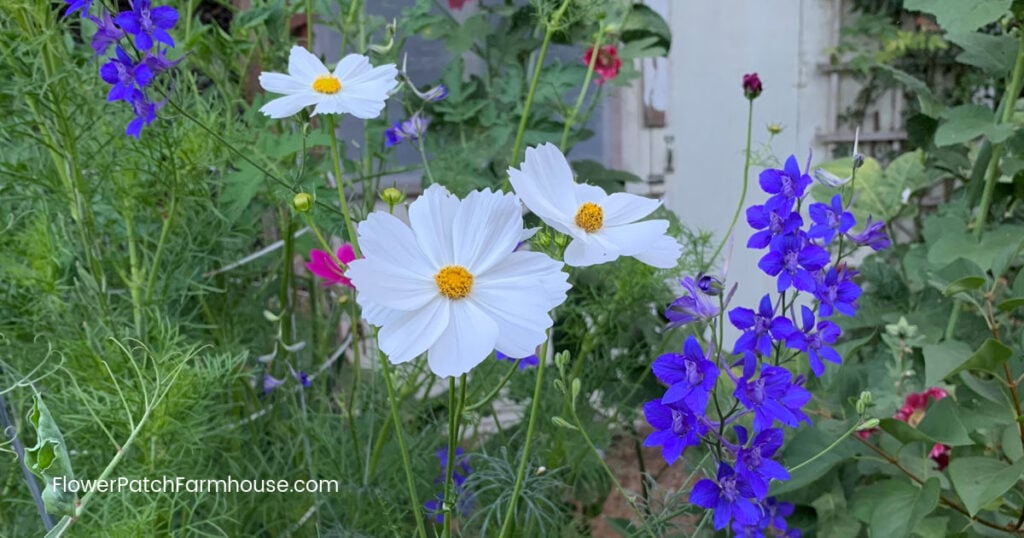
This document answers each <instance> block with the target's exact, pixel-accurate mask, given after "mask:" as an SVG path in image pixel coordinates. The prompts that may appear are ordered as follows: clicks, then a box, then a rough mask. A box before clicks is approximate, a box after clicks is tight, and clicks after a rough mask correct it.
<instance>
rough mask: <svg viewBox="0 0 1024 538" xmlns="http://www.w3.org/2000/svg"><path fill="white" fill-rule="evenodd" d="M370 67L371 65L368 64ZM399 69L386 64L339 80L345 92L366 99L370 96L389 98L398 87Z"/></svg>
mask: <svg viewBox="0 0 1024 538" xmlns="http://www.w3.org/2000/svg"><path fill="white" fill-rule="evenodd" d="M366 66H367V67H368V66H369V63H367V64H366ZM397 76H398V69H397V68H396V67H395V64H384V65H379V66H377V67H374V68H373V69H369V70H365V69H364V70H361V71H359V72H356V73H353V74H352V75H351V76H349V77H348V78H342V77H341V76H340V75H339V76H338V78H339V79H340V80H341V83H342V84H343V85H344V87H345V90H347V91H348V92H349V93H351V94H355V95H359V96H362V97H366V96H369V95H372V96H379V97H380V98H382V99H383V98H385V97H387V94H388V93H389V92H391V90H393V89H395V87H396V86H398V80H397V78H396V77H397Z"/></svg>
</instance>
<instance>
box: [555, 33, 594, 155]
mask: <svg viewBox="0 0 1024 538" xmlns="http://www.w3.org/2000/svg"><path fill="white" fill-rule="evenodd" d="M603 39H604V27H602V28H601V29H600V30H598V32H597V39H595V40H594V48H593V51H594V53H593V54H591V55H590V61H589V62H587V74H586V75H585V76H584V77H583V87H582V88H580V94H579V96H578V97H576V106H574V107H572V111H571V112H569V117H567V118H565V127H564V128H563V129H562V141H561V142H559V143H558V149H560V150H562V151H563V152H564V151H566V148H565V146H566V144H568V143H569V131H570V130H572V126H573V123H575V122H576V116H577V115H579V113H580V108H581V107H583V100H584V99H585V98H586V97H587V93H588V90H589V89H590V80H591V78H593V76H594V66H596V65H597V57H598V56H600V54H598V52H599V51H600V50H601V41H602V40H603Z"/></svg>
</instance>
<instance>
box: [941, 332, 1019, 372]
mask: <svg viewBox="0 0 1024 538" xmlns="http://www.w3.org/2000/svg"><path fill="white" fill-rule="evenodd" d="M1012 355H1013V350H1012V349H1010V348H1009V347H1007V346H1006V344H1003V343H1002V342H999V341H997V340H994V339H992V338H989V339H987V340H985V342H984V343H983V344H981V347H979V348H978V350H977V351H975V352H974V354H973V355H971V356H970V357H968V358H967V360H966V361H964V362H963V364H961V365H960V366H958V367H956V368H955V369H953V371H952V372H950V373H949V374H948V375H953V374H955V373H958V372H961V371H963V370H982V371H985V372H996V370H997V368H998V367H999V366H1001V365H1002V364H1003V363H1004V362H1006V361H1008V360H1010V357H1011V356H1012Z"/></svg>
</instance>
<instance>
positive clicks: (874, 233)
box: [847, 215, 892, 251]
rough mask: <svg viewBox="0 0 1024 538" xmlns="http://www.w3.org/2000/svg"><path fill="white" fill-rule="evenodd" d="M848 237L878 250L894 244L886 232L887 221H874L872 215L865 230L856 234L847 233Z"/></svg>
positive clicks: (861, 244)
mask: <svg viewBox="0 0 1024 538" xmlns="http://www.w3.org/2000/svg"><path fill="white" fill-rule="evenodd" d="M847 237H849V238H850V240H851V241H853V242H854V243H857V244H858V245H860V246H862V247H863V246H869V247H871V248H872V249H874V250H876V251H878V250H883V249H887V248H889V246H890V245H891V244H892V242H891V241H890V240H889V236H888V234H886V233H885V221H883V220H876V221H872V220H871V216H870V215H869V216H868V222H867V224H866V225H865V226H864V231H863V232H861V233H859V234H856V235H851V234H847Z"/></svg>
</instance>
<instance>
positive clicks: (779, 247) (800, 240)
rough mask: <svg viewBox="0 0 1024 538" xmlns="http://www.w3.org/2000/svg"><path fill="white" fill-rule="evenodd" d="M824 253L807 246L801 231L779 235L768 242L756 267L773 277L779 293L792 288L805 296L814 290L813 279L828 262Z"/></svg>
mask: <svg viewBox="0 0 1024 538" xmlns="http://www.w3.org/2000/svg"><path fill="white" fill-rule="evenodd" d="M829 259H830V257H829V254H828V251H826V250H825V249H823V248H821V247H819V246H818V245H815V244H814V243H811V242H810V241H808V240H807V237H806V236H805V235H804V234H803V233H802V232H797V233H794V234H789V235H780V236H777V237H776V238H775V239H772V242H771V245H769V247H768V253H767V254H765V255H764V257H762V258H761V261H759V262H757V266H758V267H759V268H760V269H761V270H762V271H764V272H765V273H767V274H769V275H771V276H777V277H778V281H777V284H778V286H777V289H778V291H779V293H782V292H784V291H786V290H788V289H789V288H790V287H794V288H796V289H798V290H800V291H806V292H808V293H810V292H813V291H814V287H815V282H814V276H815V275H816V274H817V273H818V272H819V271H820V270H821V268H822V267H825V265H826V264H828V262H829Z"/></svg>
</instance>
